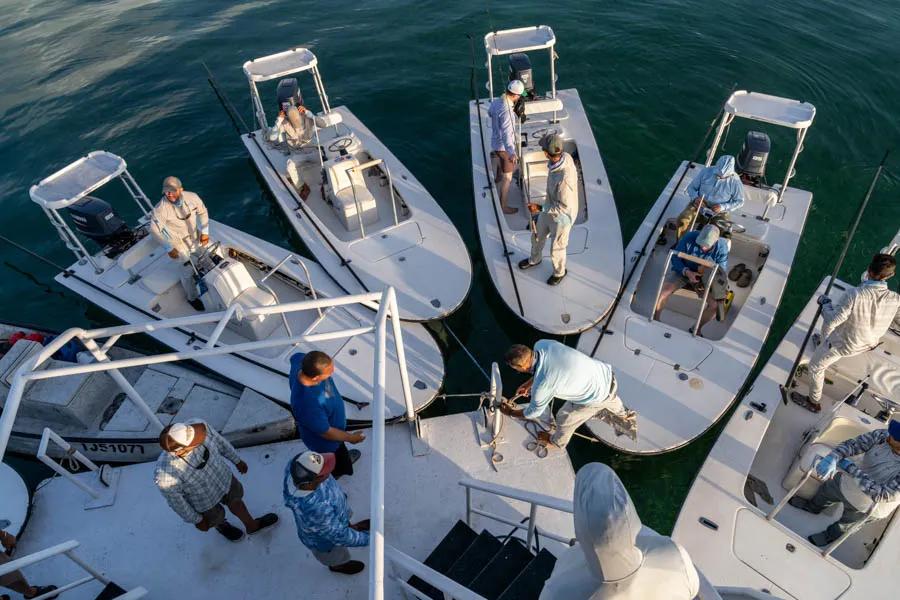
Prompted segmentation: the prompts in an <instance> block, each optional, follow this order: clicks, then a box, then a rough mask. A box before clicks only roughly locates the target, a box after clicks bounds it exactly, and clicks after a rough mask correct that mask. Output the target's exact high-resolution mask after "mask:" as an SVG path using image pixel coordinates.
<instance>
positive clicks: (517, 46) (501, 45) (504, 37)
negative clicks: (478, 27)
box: [484, 25, 556, 56]
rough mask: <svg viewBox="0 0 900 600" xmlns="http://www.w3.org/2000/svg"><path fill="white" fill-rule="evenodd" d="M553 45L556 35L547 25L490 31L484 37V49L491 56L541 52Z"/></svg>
mask: <svg viewBox="0 0 900 600" xmlns="http://www.w3.org/2000/svg"><path fill="white" fill-rule="evenodd" d="M555 43H556V35H555V34H554V33H553V30H552V29H550V27H548V26H547V25H535V26H534V27H520V28H518V29H504V30H503V31H492V32H491V33H489V34H487V35H485V36H484V48H485V50H487V52H488V54H490V55H492V56H503V55H504V54H512V53H514V52H530V51H531V50H543V49H544V48H552V47H553V45H554V44H555Z"/></svg>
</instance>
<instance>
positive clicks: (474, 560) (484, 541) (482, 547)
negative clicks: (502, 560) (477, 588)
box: [446, 530, 503, 587]
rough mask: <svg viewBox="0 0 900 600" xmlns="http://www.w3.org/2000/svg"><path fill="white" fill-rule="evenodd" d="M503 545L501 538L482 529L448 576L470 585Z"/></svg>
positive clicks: (457, 581) (448, 572) (462, 583)
mask: <svg viewBox="0 0 900 600" xmlns="http://www.w3.org/2000/svg"><path fill="white" fill-rule="evenodd" d="M502 547H503V544H501V543H500V540H498V539H497V538H495V537H494V536H493V535H491V534H490V533H488V531H487V530H485V531H482V532H481V533H479V534H478V537H477V538H476V539H475V541H474V542H472V545H471V546H469V547H468V548H466V551H465V552H463V555H462V556H460V557H459V559H458V560H457V561H456V562H455V563H453V566H452V567H450V570H448V571H447V573H446V575H447V577H449V578H450V579H452V580H453V581H455V582H456V583H458V584H460V585H464V586H466V587H468V585H469V584H470V583H472V580H473V579H475V577H476V576H477V575H478V574H479V573H480V572H481V570H482V569H483V568H484V565H486V564H487V563H488V562H490V560H491V559H492V558H494V556H495V555H496V554H497V553H498V552H499V551H500V548H502Z"/></svg>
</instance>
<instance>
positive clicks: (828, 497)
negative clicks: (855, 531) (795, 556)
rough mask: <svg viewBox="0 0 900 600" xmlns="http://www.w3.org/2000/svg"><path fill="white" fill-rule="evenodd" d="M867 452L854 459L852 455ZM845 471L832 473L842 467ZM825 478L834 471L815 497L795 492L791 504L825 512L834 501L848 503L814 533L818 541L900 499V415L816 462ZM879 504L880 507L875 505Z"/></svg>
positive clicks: (888, 509)
mask: <svg viewBox="0 0 900 600" xmlns="http://www.w3.org/2000/svg"><path fill="white" fill-rule="evenodd" d="M859 455H862V460H861V461H859V462H858V463H857V462H854V461H852V460H850V457H851V456H859ZM838 467H840V468H841V469H842V470H843V472H842V473H839V474H838V475H837V476H835V477H831V476H832V475H833V474H834V472H835V471H836V470H837V468H838ZM815 469H816V473H817V474H818V475H819V477H820V478H822V479H825V478H829V477H831V478H830V479H829V480H828V481H827V482H826V483H824V484H823V485H822V486H821V487H820V488H819V490H818V491H817V492H816V495H815V496H813V497H812V498H811V499H810V500H805V499H803V498H798V497H797V496H794V497H793V498H791V499H790V501H789V504H790V505H791V506H793V507H795V508H799V509H801V510H805V511H807V512H810V513H813V514H819V513H820V512H822V511H823V510H825V509H826V508H828V507H829V506H831V505H832V504H843V505H844V511H843V513H842V514H841V518H840V519H839V520H837V521H836V522H834V523H832V524H831V525H830V526H829V527H828V529H826V530H825V531H822V532H820V533H816V534H813V535H811V536H809V541H811V542H812V543H813V544H815V545H816V546H827V545H828V544H830V543H831V542H833V541H835V540H836V539H838V538H839V537H841V534H843V533H844V532H845V531H847V530H848V529H849V528H850V527H852V526H853V525H854V524H855V523H858V522H859V521H861V520H863V519H865V518H866V516H867V513H868V512H869V510H872V513H871V514H870V515H868V518H869V519H871V520H875V519H883V518H885V517H887V516H890V515H891V513H893V512H894V509H895V508H897V505H898V504H900V421H896V420H891V422H890V423H889V424H888V428H887V429H878V430H875V431H870V432H868V433H864V434H862V435H859V436H857V437H855V438H851V439H849V440H845V441H844V442H842V443H841V444H839V445H838V446H837V447H836V448H835V449H834V450H832V451H831V453H830V454H828V455H827V456H825V457H824V458H823V459H822V460H820V461H819V462H818V463H817V464H816V466H815ZM873 505H874V509H873V508H872V506H873Z"/></svg>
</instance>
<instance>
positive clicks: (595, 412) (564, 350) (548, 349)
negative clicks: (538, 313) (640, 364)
mask: <svg viewBox="0 0 900 600" xmlns="http://www.w3.org/2000/svg"><path fill="white" fill-rule="evenodd" d="M504 358H505V360H506V364H508V365H509V366H510V367H511V368H512V369H514V370H516V371H518V372H519V373H531V374H532V377H531V378H530V379H529V380H528V381H526V382H525V383H523V384H522V385H520V386H519V389H518V390H516V395H517V396H528V395H530V396H531V401H530V402H529V403H528V406H526V407H525V408H524V409H520V408H515V407H514V406H510V405H508V404H502V405H501V406H500V410H501V411H502V412H503V414H505V415H508V416H510V417H516V418H525V419H529V420H537V419H539V418H540V417H541V415H543V414H544V413H545V412H546V411H547V408H548V407H549V406H550V404H551V402H552V401H553V399H554V398H560V399H561V400H565V401H566V402H565V404H563V406H562V408H560V409H559V411H558V412H557V414H556V417H557V424H556V431H554V432H552V434H551V432H549V431H541V432H539V433H538V436H537V441H538V443H539V444H541V445H543V446H551V445H552V446H553V447H556V448H565V447H566V445H567V444H568V443H569V440H570V439H572V435H573V434H574V433H575V430H576V429H578V427H579V426H581V425H582V424H583V423H585V422H586V421H588V420H589V419H591V418H594V417H597V418H599V419H600V420H601V421H604V422H606V423H608V424H609V425H611V426H612V427H613V428H614V429H615V430H616V434H617V435H623V434H624V435H627V436H629V437H630V438H631V439H634V438H635V437H636V436H637V419H636V415H635V412H634V411H632V410H628V409H627V408H626V407H625V405H624V404H622V400H620V399H619V396H618V395H617V393H616V392H617V389H618V386H617V385H616V378H615V376H614V375H613V372H612V367H611V366H610V365H608V364H606V363H605V362H601V361H599V360H596V359H593V358H590V357H589V356H587V355H586V354H582V353H581V352H579V351H578V350H575V349H574V348H569V347H568V346H566V345H565V344H561V343H559V342H556V341H553V340H540V341H538V342H537V343H536V344H535V345H534V349H531V348H529V347H528V346H523V345H522V344H513V345H512V346H511V347H510V348H509V350H507V351H506V355H505V356H504Z"/></svg>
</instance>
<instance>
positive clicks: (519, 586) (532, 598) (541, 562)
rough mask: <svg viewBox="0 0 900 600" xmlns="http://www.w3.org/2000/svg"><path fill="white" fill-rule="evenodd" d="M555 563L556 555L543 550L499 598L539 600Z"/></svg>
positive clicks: (500, 599)
mask: <svg viewBox="0 0 900 600" xmlns="http://www.w3.org/2000/svg"><path fill="white" fill-rule="evenodd" d="M555 564H556V557H555V556H553V554H551V553H550V552H548V551H547V550H546V549H543V550H541V551H540V552H538V554H537V556H535V557H534V558H533V559H532V560H531V562H530V563H529V564H528V566H527V567H525V569H524V570H523V571H522V572H521V573H520V574H519V576H518V577H516V578H515V579H514V580H513V582H512V583H511V584H509V587H507V588H506V589H505V590H503V593H502V594H500V597H499V598H497V600H538V597H539V596H540V595H541V591H542V590H543V589H544V582H546V581H547V579H548V578H549V577H550V574H551V573H553V566H554V565H555Z"/></svg>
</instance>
